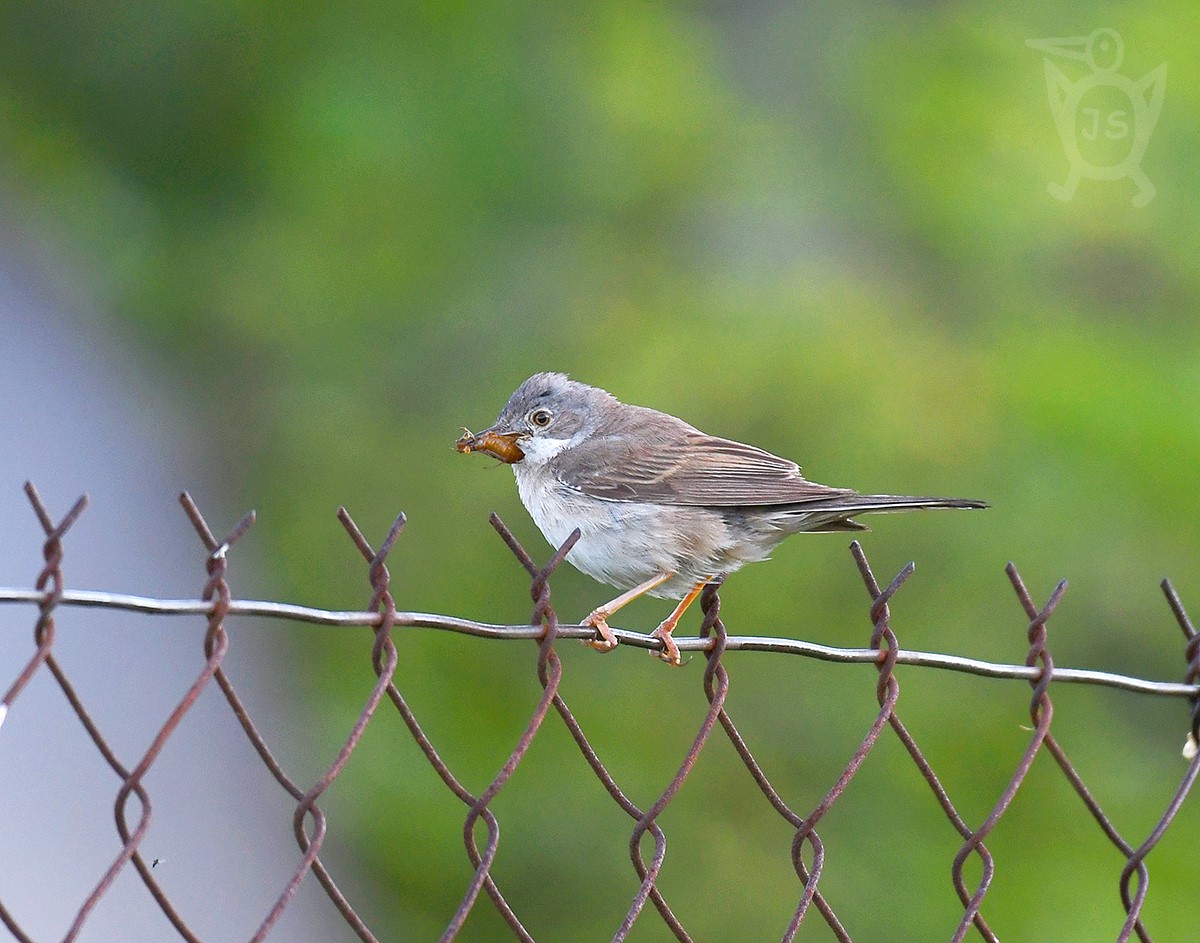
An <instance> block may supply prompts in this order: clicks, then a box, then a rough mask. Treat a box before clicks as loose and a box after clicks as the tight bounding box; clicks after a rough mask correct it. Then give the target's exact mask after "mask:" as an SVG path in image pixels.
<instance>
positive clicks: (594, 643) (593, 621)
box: [580, 609, 617, 652]
mask: <svg viewBox="0 0 1200 943" xmlns="http://www.w3.org/2000/svg"><path fill="white" fill-rule="evenodd" d="M609 615H610V613H609V612H608V611H607V610H605V609H593V610H592V613H591V615H589V616H588V617H587V618H586V619H584V620H583V622H581V623H580V625H590V626H591V627H592V628H593V629H595V630H596V637H595V638H585V639H583V644H584V645H587V646H588V647H589V648H594V649H595V650H596V651H598V652H611V651H612V650H613V649H614V648H616V647H617V637H616V636H615V635H613V631H612V629H610V628H609V627H608V617H609Z"/></svg>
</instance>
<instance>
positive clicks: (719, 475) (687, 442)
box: [556, 409, 855, 507]
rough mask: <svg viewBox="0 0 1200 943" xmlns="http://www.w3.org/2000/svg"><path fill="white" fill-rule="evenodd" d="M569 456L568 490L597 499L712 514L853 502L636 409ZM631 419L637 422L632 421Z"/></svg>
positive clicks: (787, 469) (561, 470) (751, 451)
mask: <svg viewBox="0 0 1200 943" xmlns="http://www.w3.org/2000/svg"><path fill="white" fill-rule="evenodd" d="M623 418H624V419H625V420H626V421H625V422H623V423H622V427H621V429H620V430H614V431H609V430H600V431H599V434H596V435H593V436H591V437H590V438H589V439H588V440H587V441H585V442H583V443H582V444H580V445H578V446H576V447H575V448H573V449H571V450H570V451H569V452H568V453H564V454H563V456H562V457H561V459H560V460H559V461H557V462H556V466H557V467H556V471H557V472H558V474H559V477H560V478H561V479H562V480H563V482H564V483H565V484H569V485H571V486H572V487H575V488H578V489H579V490H580V491H583V492H584V493H585V494H589V495H592V496H594V497H597V498H611V499H614V500H621V501H647V502H655V503H658V504H676V505H700V506H708V507H749V506H754V505H765V504H795V503H799V502H806V501H819V500H822V499H827V498H832V497H837V496H839V495H851V494H854V493H855V492H854V491H852V490H851V489H848V488H830V487H828V486H827V485H819V484H816V483H815V482H811V481H808V480H806V479H805V478H804V476H803V475H801V474H800V467H799V466H798V465H797V464H796V463H795V462H791V461H788V460H787V459H785V458H780V457H779V456H778V455H772V454H771V453H770V452H766V451H764V450H763V449H760V448H755V447H754V446H753V445H745V444H743V443H741V442H734V441H732V440H731V439H721V438H718V437H716V436H710V435H706V434H705V433H703V432H701V431H700V430H698V429H695V428H693V427H692V426H689V425H688V424H687V423H685V422H684V421H683V420H681V419H676V418H675V417H674V416H669V415H667V414H666V413H660V412H657V411H656V410H650V409H637V414H636V415H635V416H630V415H629V414H628V413H627V414H626V415H625V416H624V417H623ZM630 420H632V421H630Z"/></svg>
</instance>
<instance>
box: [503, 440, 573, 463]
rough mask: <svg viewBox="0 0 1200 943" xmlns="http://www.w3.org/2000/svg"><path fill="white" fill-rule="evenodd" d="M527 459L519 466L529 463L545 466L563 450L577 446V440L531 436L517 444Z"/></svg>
mask: <svg viewBox="0 0 1200 943" xmlns="http://www.w3.org/2000/svg"><path fill="white" fill-rule="evenodd" d="M517 444H518V445H519V446H520V448H521V451H522V452H524V453H525V458H524V459H522V460H521V461H520V462H518V463H517V464H518V465H521V464H524V463H525V462H528V463H529V464H530V465H544V464H546V462H548V461H550V459H552V458H554V456H555V455H557V454H558V453H559V452H561V451H562V450H563V449H566V448H570V447H571V446H572V445H574V444H575V439H574V438H571V439H552V438H550V437H549V436H530V437H529V438H528V439H522V440H521V441H520V442H518V443H517Z"/></svg>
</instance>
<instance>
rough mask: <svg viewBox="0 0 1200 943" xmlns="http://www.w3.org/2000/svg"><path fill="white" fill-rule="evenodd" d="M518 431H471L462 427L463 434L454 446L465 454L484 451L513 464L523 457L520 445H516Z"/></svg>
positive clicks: (518, 435) (519, 435) (508, 463)
mask: <svg viewBox="0 0 1200 943" xmlns="http://www.w3.org/2000/svg"><path fill="white" fill-rule="evenodd" d="M520 437H521V433H519V432H497V431H496V430H495V429H485V430H484V431H483V432H472V431H471V430H470V429H463V434H462V435H461V436H460V437H459V440H458V441H457V442H455V443H454V447H455V448H456V449H457V450H458V451H460V452H462V453H463V454H464V455H466V454H467V453H468V452H484V453H486V454H488V455H490V456H492V458H498V459H500V461H502V462H504V463H505V464H506V465H515V464H516V463H517V462H519V461H521V459H523V458H524V457H525V453H524V452H522V451H521V447H520V446H519V445H517V439H519V438H520Z"/></svg>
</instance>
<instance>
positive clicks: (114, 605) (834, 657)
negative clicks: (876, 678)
mask: <svg viewBox="0 0 1200 943" xmlns="http://www.w3.org/2000/svg"><path fill="white" fill-rule="evenodd" d="M1163 587H1164V590H1166V591H1167V592H1168V598H1170V595H1171V590H1170V583H1169V581H1166V580H1164V581H1163ZM48 597H49V593H47V592H44V591H42V590H37V589H18V588H13V587H3V586H0V604H3V603H27V604H30V605H37V606H40V605H44V604H45V603H46V601H47V599H48ZM57 602H58V605H60V606H76V607H82V608H93V609H118V610H124V611H127V612H141V613H147V614H150V615H160V616H169V615H175V616H206V617H207V616H210V615H212V613H213V611H214V607H215V606H216V605H217V603H215V602H213V601H211V600H203V599H159V598H155V597H150V596H136V595H130V594H126V593H108V592H96V591H92V590H66V591H64V592H63V593H62V594H61V596H60V597H59V598H58V601H57ZM223 611H224V612H225V614H226V615H228V616H260V617H265V618H273V619H287V620H292V621H295V622H307V623H311V624H314V625H331V626H358V627H361V626H370V627H372V628H377V627H378V626H379V624H380V621H381V619H382V618H383V617H382V615H381V613H379V612H371V611H367V610H337V609H320V608H315V607H312V606H299V605H293V604H291V603H281V602H269V601H265V600H258V599H231V600H230V601H229V603H228V605H227V606H226V607H225V608H224V610H223ZM393 624H394V625H402V626H409V627H413V628H424V629H438V630H442V631H446V632H456V633H459V634H461V635H471V636H475V637H477V638H491V639H504V640H517V639H524V640H529V639H536V638H541V636H542V632H543V629H542V628H541V627H540V626H534V625H500V624H496V623H490V622H476V621H474V620H471V619H463V618H459V617H457V616H443V615H435V614H433V613H427V612H402V611H397V612H396V614H395V621H394V623H393ZM612 631H613V634H614V635H615V636H616V637H617V638H618V639H619V640H620V642H621V643H622V644H625V645H632V646H634V647H635V648H645V649H658V648H660V647H661V645H662V643H661V642H660V641H659V640H658V639H656V638H654V637H653V636H651V635H648V634H643V633H641V632H634V631H632V630H630V629H620V628H616V627H613V630H612ZM595 634H596V630H595V629H594V628H592V627H591V626H586V625H578V624H568V623H561V622H560V623H559V626H558V637H559V638H572V639H590V638H593V637H594V636H595ZM676 642H677V643H678V645H679V649H680V651H684V652H698V653H703V652H708V651H711V650H712V647H713V645H714V641H713V640H712V639H710V638H700V637H679V638H677V639H676ZM725 651H727V652H737V651H740V652H772V653H777V654H788V655H799V656H801V657H804V658H815V659H817V660H819V661H831V662H841V663H858V664H875V663H877V662H878V661H879V659H880V654H879V650H878V649H874V648H840V647H837V646H833V645H822V644H820V643H818V642H809V641H805V640H804V639H793V638H782V637H776V636H763V635H731V636H729V637H727V638H726V640H725ZM895 655H896V659H895V663H896V664H898V665H911V666H914V667H918V668H938V669H942V670H945V671H958V672H962V673H965V674H972V675H979V676H982V677H986V678H1011V679H1016V680H1021V681H1035V680H1037V679H1038V678H1040V676H1041V674H1042V671H1043V669H1042V668H1041V667H1039V666H1037V665H1011V664H1004V663H1001V662H990V661H984V660H981V659H978V658H967V657H965V656H962V655H947V654H943V653H940V652H922V651H913V650H905V649H902V650H899V651H897V652H896V653H895ZM1052 680H1053V681H1054V682H1057V683H1068V684H1092V685H1098V686H1101V687H1108V688H1118V689H1120V690H1124V691H1133V692H1135V693H1138V694H1155V695H1159V696H1165V697H1200V684H1185V683H1181V682H1172V681H1152V680H1149V679H1146V678H1138V677H1132V676H1129V675H1123V674H1118V673H1116V672H1112V671H1099V670H1096V669H1092V668H1060V667H1059V666H1058V665H1055V666H1054V671H1053V676H1052ZM2 722H3V717H2V716H0V723H2Z"/></svg>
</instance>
